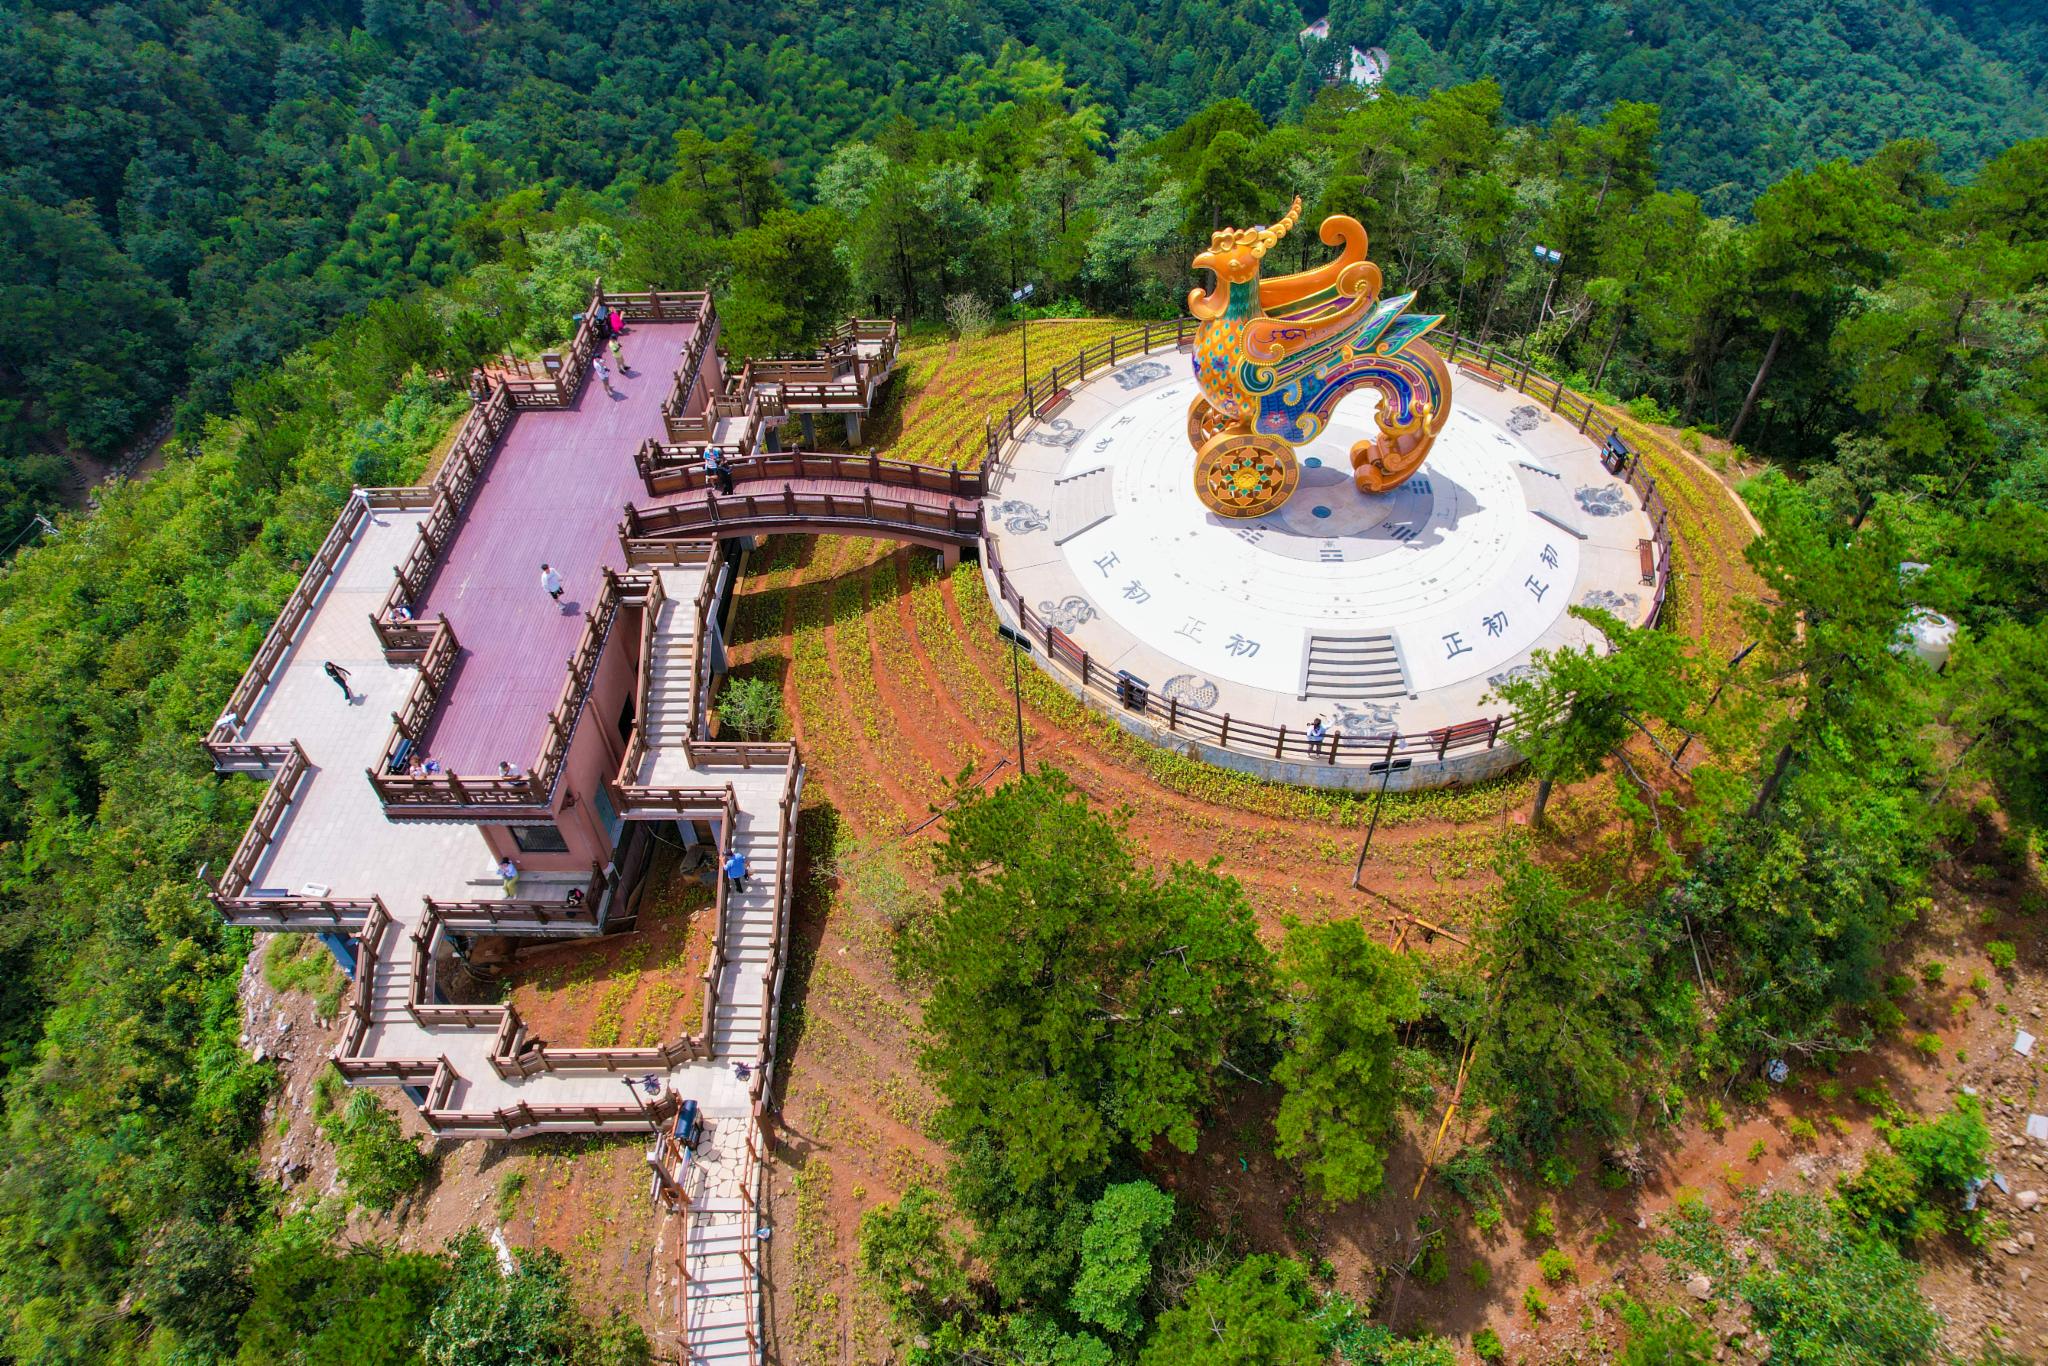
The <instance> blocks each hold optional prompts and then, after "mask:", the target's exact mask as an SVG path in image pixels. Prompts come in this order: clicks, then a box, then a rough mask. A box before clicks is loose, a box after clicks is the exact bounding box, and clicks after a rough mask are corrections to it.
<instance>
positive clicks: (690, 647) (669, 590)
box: [640, 568, 704, 749]
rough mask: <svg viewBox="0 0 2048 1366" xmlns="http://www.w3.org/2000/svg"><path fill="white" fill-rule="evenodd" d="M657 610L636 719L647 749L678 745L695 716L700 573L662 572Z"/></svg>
mask: <svg viewBox="0 0 2048 1366" xmlns="http://www.w3.org/2000/svg"><path fill="white" fill-rule="evenodd" d="M659 577H660V579H661V586H662V591H663V593H665V594H666V596H665V597H664V598H663V599H662V603H661V609H660V611H659V612H658V613H657V614H656V616H655V619H654V632H653V635H652V637H651V638H650V641H649V648H648V655H647V661H646V662H647V675H646V679H647V697H646V705H647V714H646V715H645V716H643V717H641V718H640V730H641V733H642V734H643V735H644V736H645V737H646V739H647V746H648V748H649V749H663V748H667V747H669V746H672V745H681V744H683V743H684V742H685V741H686V740H688V738H689V736H690V727H691V724H692V722H693V721H694V720H695V717H696V713H697V645H698V641H697V602H696V600H697V591H698V589H699V588H700V587H702V586H703V582H704V571H703V570H702V569H701V568H698V569H664V570H662V571H661V573H660V575H659Z"/></svg>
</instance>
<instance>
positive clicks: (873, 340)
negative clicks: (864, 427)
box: [661, 318, 897, 450]
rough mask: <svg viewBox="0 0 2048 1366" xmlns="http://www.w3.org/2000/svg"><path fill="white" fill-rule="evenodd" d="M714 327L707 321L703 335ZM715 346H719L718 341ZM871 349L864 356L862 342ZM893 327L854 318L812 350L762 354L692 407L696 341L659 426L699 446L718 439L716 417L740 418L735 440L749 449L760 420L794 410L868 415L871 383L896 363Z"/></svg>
mask: <svg viewBox="0 0 2048 1366" xmlns="http://www.w3.org/2000/svg"><path fill="white" fill-rule="evenodd" d="M714 330H715V329H713V328H711V327H709V326H707V327H706V329H705V331H704V333H701V334H700V337H708V336H709V335H710V334H711V332H713V331H714ZM710 344H711V345H712V346H715V345H716V342H715V338H714V339H712V341H711V343H710ZM863 344H866V345H868V346H869V347H872V348H874V349H873V351H872V353H871V354H864V353H863V351H862V349H861V348H862V345H863ZM896 349H897V331H896V324H895V323H894V322H893V321H891V320H887V319H871V318H852V319H848V320H847V321H846V322H845V323H842V324H841V325H840V326H839V328H838V329H836V330H835V331H834V332H833V333H832V335H831V336H830V337H829V338H828V339H827V341H826V344H825V345H824V346H823V347H821V348H820V349H819V351H818V352H817V354H815V355H811V356H759V357H756V358H754V359H753V360H750V361H748V362H747V364H746V366H745V367H744V368H743V369H741V371H740V372H739V373H738V374H736V375H735V374H728V375H727V378H726V382H725V385H724V387H723V388H722V389H721V390H720V391H719V392H716V393H714V394H711V395H710V397H709V399H708V401H706V402H705V403H704V404H702V405H701V406H695V405H693V404H692V402H691V399H692V395H693V394H695V393H696V391H697V380H698V375H699V373H700V371H701V369H702V364H703V353H701V352H699V351H698V350H697V348H696V345H695V340H694V339H693V342H692V347H691V349H690V350H686V351H685V352H684V355H683V357H682V364H680V365H678V366H677V368H676V377H675V382H674V384H673V385H672V386H671V387H670V389H669V395H668V398H667V399H666V400H664V402H663V403H662V409H661V416H662V425H663V426H664V427H665V428H666V429H667V432H668V439H669V440H670V441H671V442H676V443H680V444H688V445H695V446H703V445H706V444H709V443H710V442H712V441H714V440H716V438H717V434H718V426H719V424H720V423H721V422H728V421H733V420H740V421H742V423H743V426H742V429H741V431H740V433H739V439H738V440H737V441H734V442H731V443H728V444H731V445H733V446H734V447H736V448H737V449H742V450H751V449H752V448H753V445H754V441H755V439H756V437H757V436H758V434H759V430H760V427H761V424H762V421H763V420H764V419H767V418H779V417H785V416H787V415H788V414H789V413H791V412H794V411H799V410H802V411H811V412H865V411H866V410H867V406H868V403H869V401H870V399H871V398H872V396H873V393H874V388H875V385H876V383H877V382H878V381H879V380H881V379H882V378H883V377H885V376H886V375H888V373H889V372H890V370H891V369H893V368H894V367H895V364H896Z"/></svg>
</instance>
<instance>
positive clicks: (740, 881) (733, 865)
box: [725, 849, 747, 892]
mask: <svg viewBox="0 0 2048 1366" xmlns="http://www.w3.org/2000/svg"><path fill="white" fill-rule="evenodd" d="M725 885H726V887H727V888H728V889H729V890H731V891H733V892H744V891H745V890H747V856H746V855H745V854H743V853H741V852H740V851H739V850H737V849H735V850H733V851H732V852H731V853H730V854H727V855H726V856H725Z"/></svg>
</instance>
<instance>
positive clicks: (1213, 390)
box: [1188, 198, 1451, 517]
mask: <svg viewBox="0 0 2048 1366" xmlns="http://www.w3.org/2000/svg"><path fill="white" fill-rule="evenodd" d="M1300 217H1301V200H1300V199H1299V198H1297V199H1296V200H1295V201H1294V206H1293V207H1292V208H1291V209H1289V210H1288V211H1287V216H1286V217H1285V218H1282V219H1281V220H1280V221H1279V222H1278V223H1275V224H1274V225H1273V226H1271V227H1255V228H1244V229H1237V228H1226V229H1224V230H1223V231H1221V232H1218V233H1216V234H1214V235H1213V236H1212V237H1211V238H1210V239H1209V249H1208V250H1207V251H1205V252H1202V253H1201V254H1200V255H1198V256H1196V257H1195V259H1194V266H1195V268H1196V269H1197V270H1207V271H1210V272H1212V273H1214V275H1215V276H1216V287H1215V288H1214V289H1213V290H1209V291H1206V292H1205V291H1203V290H1200V289H1197V290H1194V291H1192V292H1190V293H1189V295H1188V312H1190V313H1192V314H1193V315H1194V316H1195V319H1196V320H1197V322H1198V323H1199V326H1198V327H1197V328H1196V330H1195V354H1194V365H1195V378H1196V380H1197V381H1198V382H1199V383H1200V385H1201V389H1202V392H1201V393H1200V394H1199V395H1197V396H1196V398H1195V400H1194V402H1193V403H1192V404H1190V405H1189V408H1188V442H1189V444H1190V445H1192V446H1193V447H1194V448H1195V490H1196V492H1197V493H1198V494H1199V495H1200V496H1201V499H1202V501H1203V503H1205V504H1206V505H1207V506H1208V507H1209V508H1210V509H1211V510H1212V511H1214V512H1216V513H1218V514H1220V515H1222V516H1225V517H1259V516H1263V515H1265V514H1266V513H1269V512H1272V511H1274V510H1275V509H1276V508H1278V507H1280V506H1281V505H1282V504H1284V503H1285V502H1286V501H1287V500H1288V498H1289V497H1291V496H1292V495H1293V493H1294V489H1295V486H1296V484H1297V483H1299V481H1300V470H1299V465H1298V462H1297V461H1296V460H1295V456H1294V448H1295V447H1297V446H1302V445H1306V444H1307V443H1309V442H1311V441H1313V440H1315V439H1316V437H1317V436H1318V435H1320V434H1321V432H1322V430H1323V427H1324V425H1325V424H1326V423H1327V422H1328V421H1329V417H1330V411H1331V410H1332V409H1333V408H1335V407H1336V406H1337V401H1338V400H1339V399H1341V398H1342V397H1344V395H1346V394H1348V393H1350V392H1351V391H1352V390H1353V389H1357V388H1359V387H1361V386H1370V387H1372V388H1374V389H1377V390H1378V391H1379V394H1380V403H1379V408H1378V410H1377V411H1376V413H1375V415H1374V416H1375V421H1376V423H1377V425H1378V428H1379V430H1378V433H1377V434H1376V435H1375V436H1373V437H1372V438H1371V439H1369V440H1366V441H1361V442H1359V443H1357V444H1356V445H1354V446H1353V447H1352V448H1351V469H1352V477H1353V478H1354V480H1355V481H1356V482H1357V485H1358V487H1359V489H1360V490H1362V491H1363V492H1366V493H1385V492H1386V491H1387V490H1388V489H1391V488H1393V487H1395V486H1396V485H1397V484H1399V483H1401V481H1403V480H1404V479H1406V478H1408V477H1409V476H1410V475H1412V474H1414V473H1415V472H1416V471H1417V470H1418V469H1420V468H1422V461H1423V457H1424V456H1426V455H1428V454H1429V448H1430V445H1431V444H1432V443H1433V442H1434V441H1435V440H1436V435H1437V433H1438V432H1439V431H1441V430H1442V429H1443V425H1444V422H1445V421H1446V420H1447V419H1448V418H1449V417H1450V413H1451V374H1450V369H1449V367H1447V366H1446V365H1445V364H1444V361H1443V357H1441V356H1439V355H1438V354H1437V353H1436V349H1435V348H1434V347H1432V346H1430V345H1429V344H1428V343H1426V342H1424V341H1423V340H1422V338H1423V336H1424V334H1426V333H1427V332H1428V331H1429V330H1430V329H1431V328H1433V327H1435V326H1436V325H1437V324H1438V323H1440V322H1442V321H1443V319H1442V318H1441V317H1436V316H1431V315H1422V314H1414V313H1409V312H1408V311H1407V308H1408V305H1409V304H1410V303H1411V302H1413V301H1414V298H1415V296H1414V295H1413V294H1402V295H1397V296H1395V297H1394V298H1391V299H1382V298H1380V284H1381V278H1380V268H1379V267H1378V266H1376V265H1374V264H1373V263H1372V262H1371V261H1369V260H1367V259H1366V254H1365V253H1366V235H1365V229H1364V228H1363V227H1362V226H1360V225H1359V223H1358V221H1357V220H1356V219H1353V218H1347V217H1345V216H1344V215H1342V214H1333V215H1331V216H1330V217H1328V218H1325V219H1324V220H1323V226H1322V230H1321V232H1320V233H1319V234H1318V235H1319V236H1320V237H1321V238H1322V240H1323V241H1324V243H1326V244H1327V245H1329V246H1333V247H1336V248H1338V254H1337V258H1336V259H1335V260H1334V261H1330V262H1328V263H1326V264H1324V265H1322V266H1319V267H1317V268H1316V269H1314V270H1307V271H1302V272H1300V273H1299V274H1295V275H1282V276H1279V277H1276V278H1274V279H1270V280H1262V279H1260V278H1259V269H1260V262H1261V259H1262V258H1263V257H1264V256H1265V254H1266V253H1267V251H1269V250H1270V249H1271V248H1272V247H1273V246H1275V245H1276V244H1277V243H1278V242H1279V241H1280V239H1281V238H1283V237H1285V236H1286V235H1287V233H1288V231H1289V230H1290V229H1292V228H1293V227H1294V225H1295V223H1296V222H1297V221H1298V220H1299V219H1300Z"/></svg>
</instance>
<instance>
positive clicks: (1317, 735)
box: [1308, 716, 1330, 749]
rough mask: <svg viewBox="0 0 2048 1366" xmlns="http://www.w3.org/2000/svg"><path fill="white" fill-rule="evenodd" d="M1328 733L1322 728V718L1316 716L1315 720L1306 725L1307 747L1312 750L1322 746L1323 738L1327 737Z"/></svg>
mask: <svg viewBox="0 0 2048 1366" xmlns="http://www.w3.org/2000/svg"><path fill="white" fill-rule="evenodd" d="M1329 733H1330V732H1329V731H1327V730H1325V729H1324V728H1323V718H1322V717H1320V716H1318V717H1317V718H1316V719H1315V720H1313V721H1311V722H1309V723H1308V747H1309V748H1310V749H1314V748H1315V747H1316V746H1318V745H1320V744H1322V743H1323V739H1324V737H1325V736H1327V735H1329Z"/></svg>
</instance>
